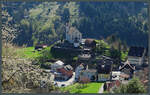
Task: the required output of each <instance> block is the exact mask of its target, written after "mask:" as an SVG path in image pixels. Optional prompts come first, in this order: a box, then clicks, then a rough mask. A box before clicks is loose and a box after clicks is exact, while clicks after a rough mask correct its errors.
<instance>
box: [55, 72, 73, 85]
mask: <svg viewBox="0 0 150 95" xmlns="http://www.w3.org/2000/svg"><path fill="white" fill-rule="evenodd" d="M74 81H75V72H74V73H73V75H72V77H71V78H70V79H69V80H67V81H54V83H57V86H58V87H61V85H65V86H68V85H71V84H73V83H74Z"/></svg>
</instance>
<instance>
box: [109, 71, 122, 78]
mask: <svg viewBox="0 0 150 95" xmlns="http://www.w3.org/2000/svg"><path fill="white" fill-rule="evenodd" d="M120 75H121V72H120V71H112V75H111V77H112V80H121V79H120Z"/></svg>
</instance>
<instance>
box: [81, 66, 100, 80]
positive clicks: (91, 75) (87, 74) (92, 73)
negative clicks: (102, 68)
mask: <svg viewBox="0 0 150 95" xmlns="http://www.w3.org/2000/svg"><path fill="white" fill-rule="evenodd" d="M96 76H97V71H96V69H86V70H83V71H81V73H80V80H82V79H84V78H88V79H89V80H90V81H96V78H97V77H96Z"/></svg>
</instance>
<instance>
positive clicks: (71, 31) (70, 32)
mask: <svg viewBox="0 0 150 95" xmlns="http://www.w3.org/2000/svg"><path fill="white" fill-rule="evenodd" d="M73 32H78V33H80V32H79V30H78V29H77V28H75V27H70V29H69V32H68V33H69V34H72V33H73ZM80 34H81V33H80Z"/></svg>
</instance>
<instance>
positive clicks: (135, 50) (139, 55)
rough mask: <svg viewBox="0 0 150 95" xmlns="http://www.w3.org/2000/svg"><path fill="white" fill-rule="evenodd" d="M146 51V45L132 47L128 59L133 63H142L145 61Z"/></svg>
mask: <svg viewBox="0 0 150 95" xmlns="http://www.w3.org/2000/svg"><path fill="white" fill-rule="evenodd" d="M146 52H147V51H146V49H145V48H144V47H130V50H129V53H128V61H129V62H130V63H131V64H135V65H141V64H143V62H144V57H145V54H146Z"/></svg>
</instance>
